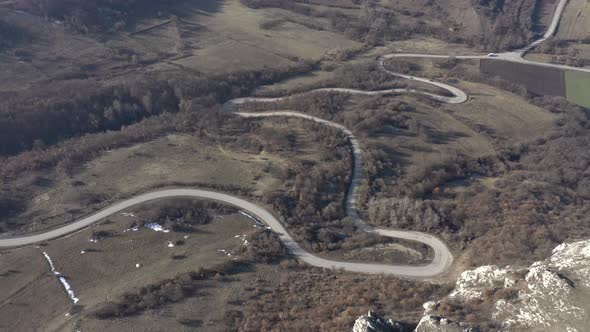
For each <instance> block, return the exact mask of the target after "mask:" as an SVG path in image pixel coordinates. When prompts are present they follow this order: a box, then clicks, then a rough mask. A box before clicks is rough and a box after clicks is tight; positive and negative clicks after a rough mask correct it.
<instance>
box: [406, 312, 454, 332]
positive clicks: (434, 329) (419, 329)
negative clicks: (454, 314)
mask: <svg viewBox="0 0 590 332" xmlns="http://www.w3.org/2000/svg"><path fill="white" fill-rule="evenodd" d="M415 331H416V332H462V331H463V329H462V328H461V326H460V325H459V324H458V323H456V322H453V321H451V320H448V319H446V318H444V317H439V316H434V315H425V316H424V317H422V319H420V322H419V323H418V326H416V330H415Z"/></svg>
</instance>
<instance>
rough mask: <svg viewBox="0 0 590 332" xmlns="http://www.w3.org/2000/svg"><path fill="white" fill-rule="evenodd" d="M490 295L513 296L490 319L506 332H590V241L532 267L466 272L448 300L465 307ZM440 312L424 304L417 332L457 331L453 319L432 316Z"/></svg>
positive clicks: (496, 304)
mask: <svg viewBox="0 0 590 332" xmlns="http://www.w3.org/2000/svg"><path fill="white" fill-rule="evenodd" d="M490 291H510V293H511V294H512V296H510V297H509V298H506V299H504V298H502V299H499V300H497V301H496V302H494V303H491V305H490V308H489V310H490V312H491V320H493V321H495V322H496V323H497V324H498V325H499V326H500V330H501V331H512V330H518V331H539V330H543V331H544V330H551V331H567V332H574V331H580V332H582V331H587V329H588V326H585V324H584V323H585V322H588V320H590V240H586V241H578V242H574V243H564V244H561V245H559V246H557V247H556V248H555V249H554V250H553V252H552V255H551V257H549V258H547V259H545V260H543V261H538V262H535V263H533V264H532V265H531V266H530V267H528V268H514V267H505V268H500V267H497V266H493V265H489V266H481V267H478V268H476V269H474V270H468V271H465V272H463V273H462V274H461V276H460V277H459V279H458V280H457V283H456V287H455V289H454V290H453V292H452V293H451V294H449V296H448V300H451V301H454V302H461V303H466V302H468V301H470V300H474V299H482V298H483V297H484V296H485V294H486V293H490ZM436 308H437V303H427V304H425V309H426V312H425V317H424V318H423V319H422V320H421V321H420V324H419V325H418V328H417V329H416V331H419V332H422V331H455V330H452V329H449V324H450V323H449V321H448V320H446V321H443V323H444V324H440V321H441V318H439V317H437V318H436V319H434V318H433V317H434V316H431V314H433V313H434V312H435V310H436ZM437 322H438V327H437V326H436V324H435V323H437ZM451 325H452V324H451ZM421 326H423V327H428V329H426V328H425V329H421ZM456 328H459V325H458V324H457V325H456ZM459 330H460V329H459Z"/></svg>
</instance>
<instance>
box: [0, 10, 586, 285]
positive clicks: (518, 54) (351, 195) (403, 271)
mask: <svg viewBox="0 0 590 332" xmlns="http://www.w3.org/2000/svg"><path fill="white" fill-rule="evenodd" d="M566 4H567V0H560V1H559V3H558V4H557V7H556V11H555V14H554V16H553V19H552V22H551V24H550V26H549V28H548V30H547V32H546V33H545V35H544V36H543V38H541V39H539V40H537V41H535V42H533V43H532V44H531V45H529V46H527V47H524V48H522V49H519V50H516V51H513V52H505V53H498V54H495V55H494V57H493V58H494V59H498V60H503V61H512V62H519V63H529V64H531V63H532V64H535V65H540V66H547V67H556V68H561V69H568V70H578V71H586V72H590V69H584V68H575V67H569V66H561V65H554V64H547V63H537V62H531V61H528V60H525V59H524V58H523V56H524V55H525V54H526V53H527V52H528V51H530V50H531V49H532V48H533V47H535V46H537V45H538V44H540V43H542V42H543V41H544V40H546V39H547V38H549V37H550V36H552V35H553V34H555V31H556V30H557V26H558V24H559V20H560V18H561V15H562V13H563V10H564V8H565V5H566ZM395 57H422V58H449V57H451V56H450V55H430V54H412V53H398V54H389V55H384V56H382V57H380V58H379V59H378V64H379V67H380V69H381V70H383V71H385V72H387V73H389V74H391V75H393V76H397V77H400V78H405V79H410V80H416V81H419V82H424V83H427V84H431V85H433V86H437V87H439V88H442V89H445V90H447V91H449V92H450V93H451V94H452V96H442V95H438V94H435V93H431V92H425V91H420V90H416V89H389V90H381V91H363V90H356V89H346V88H324V89H316V90H313V91H316V92H337V93H348V94H358V95H369V96H375V95H388V94H396V93H414V94H421V95H426V96H428V97H430V98H432V99H435V100H438V101H440V102H445V103H451V104H459V103H463V102H465V101H467V100H468V96H467V94H466V93H465V92H464V91H462V90H461V89H458V88H456V87H454V86H451V85H448V84H445V83H441V82H434V81H432V80H430V79H426V78H420V77H415V76H409V75H403V74H399V73H394V72H391V71H389V70H388V69H387V68H386V67H385V61H386V60H387V59H390V58H395ZM454 57H456V58H458V59H483V58H489V56H486V55H459V56H454ZM285 98H289V97H282V98H254V97H250V98H238V99H234V100H231V101H229V102H228V103H227V105H229V106H231V108H232V109H237V107H238V106H239V105H241V104H245V103H248V102H278V101H281V100H283V99H285ZM235 114H236V115H237V116H240V117H243V118H267V117H295V118H301V119H305V120H309V121H314V122H317V123H320V124H323V125H326V126H330V127H333V128H337V129H339V130H341V131H342V132H343V133H344V134H345V136H346V137H347V139H348V141H349V143H350V145H351V150H352V154H353V159H354V164H353V169H352V173H353V174H352V178H351V182H350V185H349V189H348V193H347V197H346V202H345V208H346V213H347V215H348V216H349V217H351V218H352V220H353V221H354V223H355V225H356V226H357V227H358V228H359V229H360V230H362V231H365V232H370V233H375V234H379V235H382V236H387V237H392V238H400V239H405V240H412V241H417V242H421V243H424V244H426V245H428V246H430V247H431V248H432V249H433V251H434V258H433V260H432V261H431V262H430V263H428V264H426V265H416V266H410V265H384V264H375V263H349V262H341V261H334V260H328V259H324V258H321V257H318V256H316V255H313V254H311V253H309V252H307V251H305V250H304V249H303V248H302V247H301V246H300V245H299V244H298V243H297V242H295V241H294V240H293V238H292V237H291V235H289V233H288V232H287V230H286V229H285V227H284V226H283V225H282V224H281V222H280V221H279V220H278V219H277V218H276V217H275V216H274V215H273V214H272V213H270V212H269V211H267V210H266V209H265V208H263V207H261V206H260V205H257V204H254V203H252V202H249V201H247V200H244V199H242V198H239V197H236V196H232V195H229V194H224V193H219V192H215V191H210V190H202V189H166V190H158V191H153V192H149V193H145V194H141V195H138V196H135V197H132V198H129V199H127V200H124V201H121V202H119V203H116V204H113V205H111V206H109V207H107V208H105V209H103V210H101V211H99V212H97V213H95V214H92V215H91V216H88V217H85V218H82V219H80V220H77V221H75V222H73V223H70V224H68V225H66V226H63V227H60V228H57V229H54V230H51V231H48V232H44V233H41V234H36V235H30V236H23V237H15V238H5V239H0V247H18V246H25V245H31V244H34V243H38V242H42V241H47V240H51V239H55V238H59V237H62V236H64V235H67V234H70V233H73V232H75V231H78V230H80V229H83V228H85V227H87V226H89V225H91V224H93V223H96V222H99V221H101V220H103V219H104V218H106V217H108V216H111V215H113V214H116V213H118V212H120V211H123V210H125V209H127V208H130V207H133V206H135V205H138V204H142V203H145V202H149V201H153V200H157V199H162V198H169V197H195V198H201V199H210V200H215V201H219V202H223V203H227V204H230V205H233V206H236V207H238V208H240V209H243V210H245V211H247V212H248V213H251V214H252V215H255V216H256V217H257V218H258V219H260V220H261V221H263V222H264V223H265V224H267V225H268V226H269V227H270V228H271V229H272V230H273V231H275V232H276V233H277V234H278V236H279V238H280V239H281V241H282V242H283V243H284V244H285V246H286V247H287V248H288V249H289V251H290V252H291V253H292V254H293V255H294V256H295V257H296V258H298V259H300V260H301V261H303V262H305V263H307V264H309V265H312V266H317V267H322V268H335V269H343V270H345V271H351V272H360V273H381V274H388V275H395V276H402V277H411V278H428V277H433V276H436V275H439V274H441V273H443V272H444V271H446V270H447V269H448V268H449V267H450V266H451V264H452V263H453V255H452V254H451V252H450V251H449V249H448V247H447V246H446V245H445V244H444V243H443V242H442V241H441V240H440V239H438V238H437V237H435V236H433V235H430V234H426V233H421V232H411V231H400V230H393V229H385V228H374V227H371V226H369V225H367V224H366V223H365V222H364V221H363V220H362V219H361V218H360V216H359V214H358V210H357V195H358V188H359V185H360V183H361V180H362V176H363V170H362V150H361V145H360V143H359V141H358V140H357V138H356V137H355V136H354V134H353V133H352V132H351V131H350V130H349V129H347V128H345V127H344V126H342V125H340V124H337V123H334V122H331V121H328V120H325V119H320V118H317V117H314V116H310V115H307V114H303V113H299V112H296V111H289V110H285V111H269V112H261V113H251V112H240V111H238V110H235Z"/></svg>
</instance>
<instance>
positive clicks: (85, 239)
mask: <svg viewBox="0 0 590 332" xmlns="http://www.w3.org/2000/svg"><path fill="white" fill-rule="evenodd" d="M145 208H146V206H143V207H142V206H138V207H136V209H135V210H130V211H128V212H131V213H133V212H136V213H137V211H138V210H142V209H145ZM140 221H141V220H137V218H134V217H131V216H125V215H123V214H120V215H116V216H113V217H110V218H108V219H107V220H105V221H104V222H102V223H100V224H97V225H95V226H92V227H90V228H88V229H85V230H82V231H80V232H77V233H75V234H73V235H70V236H68V237H66V238H63V239H59V240H54V241H50V242H49V243H48V244H45V245H42V246H41V247H27V248H23V249H15V250H3V251H2V255H1V256H0V262H1V264H0V266H2V270H1V271H0V272H1V273H2V274H3V277H2V278H0V290H1V292H0V293H1V294H2V296H1V298H0V308H2V312H3V313H4V314H5V315H2V318H0V328H1V329H2V330H7V331H32V330H40V329H41V330H46V331H47V330H59V331H63V330H71V329H74V330H75V329H80V328H81V329H83V330H87V331H96V330H99V329H104V328H106V329H107V330H113V329H114V330H118V331H122V330H126V329H127V328H126V326H127V327H129V328H130V329H131V330H133V329H141V330H142V329H145V328H147V329H149V330H150V331H158V330H162V329H165V327H168V328H172V329H175V330H176V328H182V325H180V324H179V323H178V321H177V320H183V319H191V318H195V317H198V318H199V320H201V321H202V322H203V325H204V326H210V327H211V328H213V329H215V326H219V325H218V322H217V321H218V320H220V319H221V318H223V314H224V311H223V310H222V308H223V307H225V305H226V302H227V301H228V300H229V299H228V298H227V297H229V296H236V295H237V294H239V293H235V292H236V291H239V290H238V289H235V288H233V287H219V286H218V285H217V284H219V282H217V281H210V282H208V285H203V288H202V290H200V291H199V292H200V293H202V295H203V296H202V297H201V296H197V297H196V298H195V299H194V300H190V301H188V302H186V303H183V304H182V305H181V306H179V308H176V307H175V308H174V312H173V314H172V315H170V313H169V314H166V313H163V312H156V314H157V315H158V316H159V319H157V320H149V319H146V318H147V317H149V316H150V314H148V315H146V316H140V317H137V318H130V319H128V320H113V321H100V320H95V319H92V318H91V317H92V315H91V312H92V311H93V310H94V309H95V308H96V305H97V304H100V303H102V302H104V301H108V300H114V299H116V298H118V297H120V296H121V295H122V294H123V293H125V292H128V291H131V290H133V289H138V288H140V287H143V286H146V285H149V284H153V283H156V282H158V281H160V280H164V279H167V278H172V277H174V276H176V275H178V274H180V273H183V272H188V271H195V270H197V269H198V267H210V266H214V265H216V264H219V263H222V262H227V261H231V260H233V259H235V258H236V257H237V256H238V252H239V249H240V248H241V247H242V246H243V239H242V238H241V236H243V235H247V234H250V233H252V232H253V231H255V228H254V227H253V226H254V223H253V221H252V220H250V219H249V218H247V217H245V216H243V215H241V214H231V215H219V216H217V217H215V219H214V221H213V222H212V223H211V224H208V225H202V226H199V227H198V228H197V229H196V230H195V231H194V232H191V233H176V232H170V233H163V232H155V231H153V230H150V229H147V228H143V227H141V228H139V229H138V230H137V231H134V230H131V229H130V228H129V225H130V224H131V223H133V222H140ZM99 231H105V232H109V233H111V234H112V235H111V236H109V237H107V238H104V239H102V240H99V241H98V242H94V243H93V242H89V239H90V238H92V236H93V234H95V233H96V232H99ZM236 235H239V236H240V237H235V236H236ZM169 243H174V244H175V245H174V247H169ZM43 252H46V253H47V254H48V255H49V256H50V257H51V260H52V262H53V264H54V265H55V268H56V270H57V271H59V272H60V273H61V275H63V276H66V277H67V280H68V283H69V284H70V285H71V287H72V289H73V290H74V292H75V296H76V297H77V298H79V302H78V305H79V306H80V308H73V307H72V302H71V301H70V299H69V298H68V295H67V294H66V293H65V292H64V290H63V288H62V286H61V284H60V283H59V281H58V280H57V277H56V276H55V275H53V274H52V273H51V272H50V267H49V264H48V263H47V261H46V259H45V258H44V257H43V254H42V253H43ZM232 253H234V254H233V255H232ZM175 256H176V257H178V258H174V257H175ZM136 264H139V267H137V266H136ZM247 276H248V274H246V275H245V276H244V278H247ZM230 285H232V283H230ZM215 302H217V307H218V310H213V309H214V308H215V305H214V303H215ZM177 309H178V310H177ZM80 310H81V311H82V312H81V313H77V312H78V311H80ZM153 314H154V313H152V315H153ZM81 316H82V317H83V316H87V317H88V318H87V319H82V320H80V318H81ZM166 317H167V319H165V318H166ZM140 318H141V319H140ZM140 320H141V321H140ZM154 324H155V325H154ZM217 330H219V331H221V330H223V327H222V328H219V327H218V329H217ZM217 330H216V331H217Z"/></svg>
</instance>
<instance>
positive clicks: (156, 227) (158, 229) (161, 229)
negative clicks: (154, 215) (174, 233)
mask: <svg viewBox="0 0 590 332" xmlns="http://www.w3.org/2000/svg"><path fill="white" fill-rule="evenodd" d="M143 227H145V228H148V229H151V230H152V231H154V232H163V233H168V232H170V231H169V230H167V229H164V227H162V225H160V224H158V223H149V224H145V225H143Z"/></svg>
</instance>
